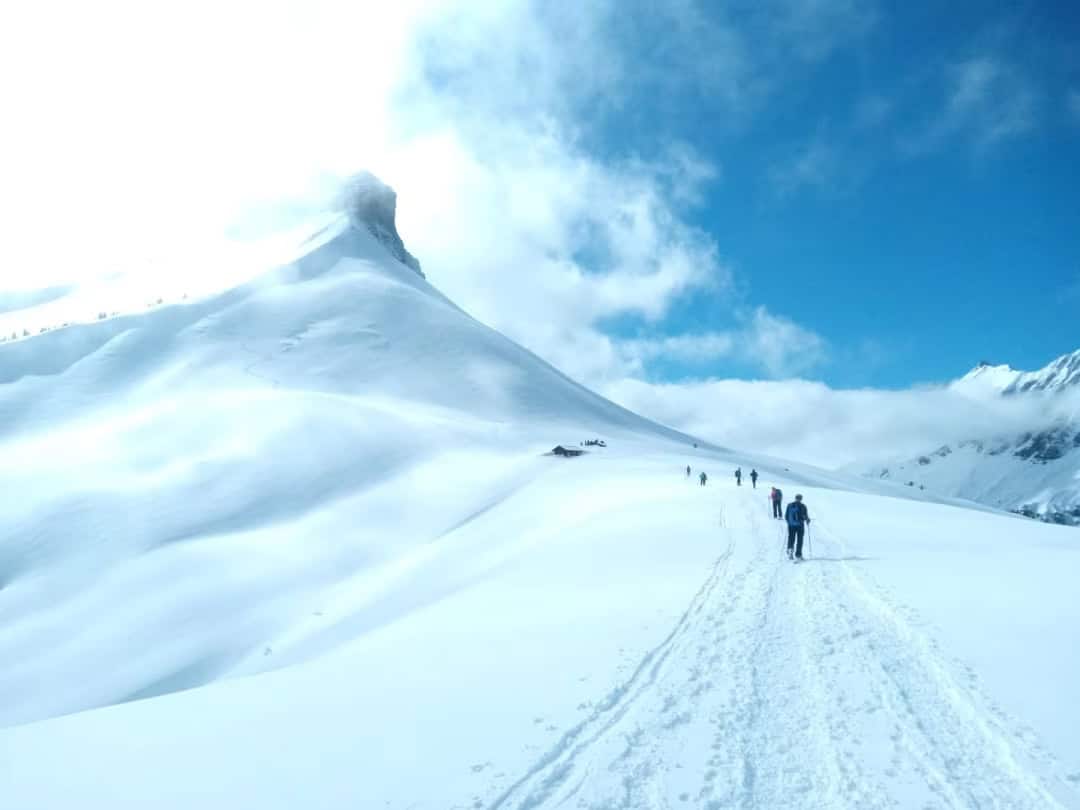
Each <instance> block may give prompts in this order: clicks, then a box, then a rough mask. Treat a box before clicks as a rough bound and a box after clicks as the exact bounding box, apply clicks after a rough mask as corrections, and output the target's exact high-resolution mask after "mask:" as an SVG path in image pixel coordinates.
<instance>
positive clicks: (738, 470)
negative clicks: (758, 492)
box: [735, 467, 742, 487]
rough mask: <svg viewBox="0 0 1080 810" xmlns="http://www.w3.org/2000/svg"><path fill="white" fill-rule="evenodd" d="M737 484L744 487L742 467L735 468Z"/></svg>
mask: <svg viewBox="0 0 1080 810" xmlns="http://www.w3.org/2000/svg"><path fill="white" fill-rule="evenodd" d="M735 483H736V484H737V485H738V486H740V487H741V486H742V467H736V468H735Z"/></svg>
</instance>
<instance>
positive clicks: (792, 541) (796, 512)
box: [686, 464, 810, 560]
mask: <svg viewBox="0 0 1080 810" xmlns="http://www.w3.org/2000/svg"><path fill="white" fill-rule="evenodd" d="M690 473H691V469H690V465H689V464H687V465H686V477H687V478H689V477H690ZM742 478H743V473H742V467H736V468H735V485H736V486H740V487H741V486H742ZM698 480H699V481H700V482H701V486H705V482H706V481H708V480H709V476H708V475H706V474H705V471H704V470H702V471H701V472H700V473H699V474H698ZM757 480H758V471H757V470H754V469H751V470H750V481H751V483H752V484H753V486H754V489H757ZM769 503H771V504H772V514H773V517H774V518H776V519H777V520H783V521H784V522H785V523H786V524H787V529H788V539H787V556H788V559H789V560H801V559H802V558H803V553H802V548H803V538H804V537H805V536H806V527H807V526H808V525H809V523H810V513H809V512H808V511H807V509H806V504H805V503H803V497H802V495H796V496H795V500H793V501H792V502H791V503H789V504H788V505H787V509H784V493H783V492H782V491H781V490H780V489H779V488H778V487H772V488H771V490H770V492H769Z"/></svg>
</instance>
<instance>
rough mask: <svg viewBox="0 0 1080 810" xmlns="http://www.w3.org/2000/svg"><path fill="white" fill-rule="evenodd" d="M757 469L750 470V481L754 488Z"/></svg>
mask: <svg viewBox="0 0 1080 810" xmlns="http://www.w3.org/2000/svg"><path fill="white" fill-rule="evenodd" d="M757 479H758V475H757V470H750V483H752V484H753V485H754V489H757Z"/></svg>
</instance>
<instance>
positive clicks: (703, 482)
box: [698, 473, 709, 486]
mask: <svg viewBox="0 0 1080 810" xmlns="http://www.w3.org/2000/svg"><path fill="white" fill-rule="evenodd" d="M708 477H709V476H707V475H706V474H705V473H702V474H701V475H699V476H698V478H700V479H701V485H702V486H705V479H706V478H708Z"/></svg>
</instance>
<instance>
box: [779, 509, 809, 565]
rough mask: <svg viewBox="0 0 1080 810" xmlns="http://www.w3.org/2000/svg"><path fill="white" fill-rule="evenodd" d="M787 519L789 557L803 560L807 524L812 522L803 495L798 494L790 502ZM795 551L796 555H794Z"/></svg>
mask: <svg viewBox="0 0 1080 810" xmlns="http://www.w3.org/2000/svg"><path fill="white" fill-rule="evenodd" d="M784 517H785V518H786V519H787V527H788V528H787V555H788V559H789V560H791V559H795V560H800V561H801V560H802V558H803V557H802V541H803V535H804V534H805V533H806V525H807V524H808V523H809V522H810V513H809V512H807V511H806V504H804V503H803V502H802V495H796V496H795V500H794V501H792V502H791V503H789V504H788V507H787V511H786V512H785V513H784ZM792 551H794V556H792Z"/></svg>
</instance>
